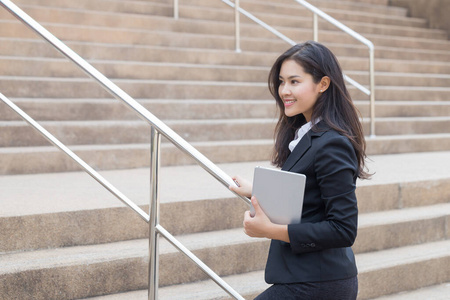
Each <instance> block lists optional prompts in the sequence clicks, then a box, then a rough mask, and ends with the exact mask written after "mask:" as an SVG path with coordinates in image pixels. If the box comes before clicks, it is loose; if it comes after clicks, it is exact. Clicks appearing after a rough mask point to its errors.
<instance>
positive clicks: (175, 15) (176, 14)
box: [173, 0, 180, 20]
mask: <svg viewBox="0 0 450 300" xmlns="http://www.w3.org/2000/svg"><path fill="white" fill-rule="evenodd" d="M179 17H180V8H179V6H178V0H173V18H174V19H175V20H178V18H179Z"/></svg>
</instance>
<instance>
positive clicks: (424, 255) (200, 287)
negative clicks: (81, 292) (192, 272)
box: [93, 240, 450, 300]
mask: <svg viewBox="0 0 450 300" xmlns="http://www.w3.org/2000/svg"><path fill="white" fill-rule="evenodd" d="M449 255H450V240H446V241H439V242H434V243H428V244H425V245H415V246H408V247H402V248H397V249H390V250H384V251H378V252H375V253H365V254H357V255H356V260H357V265H358V270H359V273H360V275H361V274H364V273H365V272H371V271H374V270H376V269H384V268H390V267H393V266H395V265H400V264H408V263H416V262H420V261H425V260H428V259H436V258H440V257H448V256H449ZM223 279H224V281H225V282H227V283H228V284H229V285H230V286H231V287H233V288H234V289H235V290H236V291H238V292H239V293H241V294H247V293H252V292H253V293H255V292H256V293H257V292H258V291H262V290H263V289H264V288H265V287H267V286H268V285H267V284H266V283H265V282H264V272H263V271H254V272H249V273H246V274H239V275H231V276H224V277H223ZM250 282H251V284H249V283H250ZM442 290H448V287H447V286H444V287H441V288H439V291H442ZM144 295H146V291H135V292H129V293H123V294H116V295H109V296H101V297H96V298H93V299H98V300H100V299H105V300H107V299H111V300H113V299H117V300H119V299H121V300H122V299H123V300H124V299H141V298H140V297H143V296H144ZM175 295H176V296H177V299H216V297H217V298H218V297H223V296H225V295H226V294H225V292H224V291H222V290H221V289H220V288H218V287H217V286H216V285H214V284H213V283H212V282H210V281H201V282H196V283H188V284H183V285H175V286H170V287H161V288H160V289H159V296H160V299H173V298H171V297H174V296H175ZM130 297H135V298H130ZM144 299H145V298H144ZM381 299H384V298H380V300H381ZM387 299H390V298H386V300H387ZM392 299H397V298H392ZM398 299H415V298H398ZM417 299H424V298H417ZM432 299H434V298H432ZM437 299H441V298H437ZM442 299H445V298H442Z"/></svg>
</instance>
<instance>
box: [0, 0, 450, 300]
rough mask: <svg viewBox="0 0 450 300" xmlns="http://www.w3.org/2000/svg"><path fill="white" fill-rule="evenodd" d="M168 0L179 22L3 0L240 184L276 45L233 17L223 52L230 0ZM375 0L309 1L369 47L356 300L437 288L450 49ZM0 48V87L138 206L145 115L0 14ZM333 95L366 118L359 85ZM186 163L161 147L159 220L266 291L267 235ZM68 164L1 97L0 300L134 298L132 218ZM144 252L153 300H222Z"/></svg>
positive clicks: (347, 58) (149, 14) (446, 260)
mask: <svg viewBox="0 0 450 300" xmlns="http://www.w3.org/2000/svg"><path fill="white" fill-rule="evenodd" d="M180 2H181V7H180V19H179V20H174V19H173V18H171V17H170V16H171V13H172V12H171V10H172V7H171V3H172V1H168V0H167V1H164V0H159V1H158V0H151V1H140V0H137V1H126V2H125V1H116V0H81V1H66V0H45V1H42V0H39V1H38V0H19V1H16V2H15V3H17V4H18V5H19V6H20V7H21V8H23V9H24V10H25V11H26V12H27V13H29V14H30V15H31V16H32V17H34V18H35V19H36V20H38V21H39V22H41V23H42V24H43V25H44V26H45V27H46V28H47V29H49V30H50V31H51V32H52V33H54V34H55V35H56V36H58V37H59V38H60V39H61V40H63V41H65V42H66V43H67V44H68V45H69V47H71V48H72V49H73V50H75V51H76V52H77V53H79V54H80V55H81V56H82V57H84V58H86V59H87V60H88V61H89V62H90V63H92V64H93V65H94V66H95V67H96V68H98V69H99V70H100V71H101V72H103V73H104V74H105V75H106V76H107V77H109V78H111V79H112V80H113V81H114V82H115V83H116V84H118V85H119V86H120V87H121V88H123V89H124V90H125V91H126V92H127V93H129V94H130V95H131V96H133V97H135V98H136V99H137V100H138V101H139V102H140V103H142V104H143V105H144V106H145V107H147V108H148V109H149V110H150V111H151V112H152V113H154V114H155V115H156V116H158V117H159V118H161V119H162V120H164V121H165V122H166V123H167V124H168V125H169V126H171V127H172V128H173V129H174V130H175V131H176V132H178V133H179V134H180V135H181V136H182V137H184V138H185V139H187V140H188V141H189V142H191V143H192V144H193V145H194V146H195V147H196V148H197V149H199V150H200V151H201V152H202V153H204V154H205V155H206V156H207V157H209V158H210V159H211V160H212V161H213V162H215V163H220V166H221V167H222V168H223V169H224V170H225V171H226V172H227V173H229V174H243V175H246V176H247V177H248V178H251V176H252V170H253V167H254V166H255V165H267V164H268V162H267V159H268V157H269V153H270V149H271V145H272V132H273V126H274V124H275V122H276V120H275V118H276V112H275V105H274V103H273V100H271V96H270V94H269V93H268V90H267V87H266V85H267V84H266V77H267V73H268V70H269V68H270V66H271V64H272V62H273V61H274V59H275V58H276V57H277V55H279V54H280V53H281V52H282V51H283V50H285V49H286V48H288V45H287V44H286V43H284V42H283V41H281V40H279V39H277V38H276V37H274V36H272V35H271V34H270V33H268V32H266V31H265V30H264V29H261V28H259V27H258V26H257V25H254V24H253V23H251V22H250V21H248V20H246V19H245V18H244V17H242V19H241V21H242V23H243V24H242V30H241V34H242V49H243V53H235V52H234V51H233V46H234V36H233V31H234V23H233V10H232V9H231V8H229V7H227V6H226V5H224V4H222V3H221V1H211V0H194V1H189V2H185V3H183V1H180ZM387 2H388V1H387V0H364V1H356V0H354V1H348V0H347V1H325V0H318V1H312V3H313V4H314V5H317V6H318V7H319V8H321V9H323V10H324V11H325V12H327V13H329V14H330V15H332V16H333V17H335V18H337V19H339V20H341V21H342V22H344V23H345V24H346V25H348V26H350V27H352V28H353V29H355V30H356V31H358V32H360V33H361V34H363V35H364V36H365V37H367V38H368V39H370V40H372V41H373V42H374V44H375V46H376V49H377V50H376V72H377V74H376V84H377V88H376V97H377V104H376V113H377V124H376V131H377V136H376V137H375V138H370V139H368V140H367V142H368V153H369V154H370V158H371V159H372V160H373V162H372V163H371V165H370V167H371V171H376V174H375V176H374V179H373V180H372V181H368V182H358V190H357V192H358V200H359V203H360V204H359V206H360V212H361V217H360V227H359V233H358V239H357V242H356V244H355V246H354V250H355V252H356V253H357V260H358V268H359V271H360V277H359V278H360V297H359V298H360V299H373V298H377V297H383V296H385V295H389V294H395V293H398V292H404V291H410V293H412V294H408V295H409V297H410V298H408V299H414V297H415V296H414V293H417V294H416V295H423V293H425V294H426V293H428V295H438V294H442V293H443V291H444V293H445V291H446V290H448V288H446V286H445V284H444V285H441V284H442V283H445V282H450V251H449V250H450V242H449V240H448V238H449V232H448V226H449V220H450V217H449V216H450V206H449V199H450V173H449V172H448V170H449V167H450V165H449V163H450V159H449V158H450V126H449V125H450V101H449V100H450V99H449V95H450V94H449V91H450V88H449V86H450V84H449V83H450V63H449V61H450V43H449V41H448V40H447V39H446V37H447V35H446V33H444V32H442V31H439V30H431V29H428V28H427V22H426V20H422V19H413V18H408V17H407V11H406V10H405V9H402V8H395V7H389V6H387ZM187 3H188V4H187ZM241 5H242V7H243V8H244V9H247V10H248V11H250V12H251V13H253V14H255V15H256V16H257V17H259V18H261V19H262V20H264V21H265V22H267V23H268V24H270V25H273V26H274V27H275V28H276V29H278V30H279V31H281V32H283V33H284V34H286V35H287V36H289V37H290V38H292V39H295V40H298V41H304V40H308V39H311V38H312V32H311V25H312V18H311V15H310V13H308V12H307V11H306V10H305V9H303V8H301V6H300V5H297V4H295V3H293V1H288V0H278V1H254V0H253V1H251V0H241ZM319 27H320V28H321V30H320V32H319V39H320V41H321V42H323V43H325V44H326V45H327V46H329V47H330V48H331V49H333V51H334V52H335V53H336V54H337V55H338V57H339V60H340V62H341V64H342V66H343V69H344V70H345V73H346V74H348V75H349V76H351V77H352V78H354V79H356V80H358V81H360V82H361V83H363V84H367V82H368V71H367V70H368V57H367V56H368V55H367V49H365V47H364V46H361V45H359V44H358V43H357V42H356V41H354V40H353V39H352V38H350V37H348V36H346V35H345V34H343V33H341V32H339V31H336V30H335V29H334V28H333V27H332V26H330V25H328V24H326V23H323V22H320V25H319ZM0 43H1V47H0V70H1V72H0V73H1V74H0V79H1V80H0V92H1V93H3V94H4V95H6V96H7V97H9V98H10V99H12V100H14V102H15V103H17V104H18V105H19V106H20V107H21V108H22V109H24V110H25V111H26V112H27V113H29V114H30V115H31V116H32V117H34V118H35V119H37V120H38V121H39V122H40V123H41V124H42V125H43V126H44V127H45V128H47V129H48V130H49V131H50V132H52V133H54V134H55V135H56V136H57V137H58V138H60V139H61V140H62V141H63V142H64V143H66V144H67V145H69V146H70V148H71V149H73V150H74V151H75V152H76V153H77V154H79V155H80V156H81V157H82V158H83V159H84V160H86V161H87V162H88V163H89V164H91V165H92V166H93V167H95V168H96V169H98V170H100V171H101V173H102V175H104V176H105V177H106V178H107V179H108V180H110V181H111V182H112V183H113V184H116V185H117V187H118V188H119V189H121V190H123V191H124V193H125V194H126V195H128V196H129V197H130V198H131V199H133V200H134V201H136V203H137V204H139V205H142V206H143V207H144V208H145V209H148V205H147V202H148V199H149V195H148V194H149V193H148V177H149V175H148V174H149V170H148V166H149V141H150V138H149V135H150V127H149V126H148V125H147V124H145V123H144V122H143V121H142V120H140V119H139V118H137V117H136V116H135V115H134V114H133V113H132V112H131V111H128V110H127V109H126V108H125V107H124V106H123V104H121V103H119V101H117V100H114V99H112V98H111V97H110V96H109V95H108V94H106V93H105V92H104V91H103V90H102V89H101V88H100V87H99V86H97V85H96V84H95V83H93V82H92V80H90V79H89V78H86V77H85V75H84V74H83V73H82V72H80V71H79V70H77V69H76V67H75V66H73V65H72V64H70V63H69V62H67V60H66V59H64V58H62V56H61V55H60V54H59V53H57V52H56V51H55V50H53V49H52V48H51V47H50V46H48V45H46V44H45V43H44V42H43V41H41V40H40V39H39V38H37V37H36V36H35V35H34V34H33V33H32V32H31V31H30V30H29V29H27V28H26V27H25V26H24V25H22V24H21V23H19V22H18V21H16V20H15V19H13V18H12V17H11V16H9V15H8V13H6V11H4V10H0ZM349 89H350V91H351V93H352V96H353V99H354V100H355V102H356V104H357V106H358V108H359V109H360V111H361V113H362V115H363V117H364V118H363V123H364V125H365V129H366V130H368V125H369V124H368V118H367V116H368V101H367V99H366V96H364V95H363V94H361V93H360V92H359V91H357V90H356V89H354V88H353V87H351V86H350V87H349ZM192 164H193V162H192V160H190V159H188V158H187V157H185V156H184V155H183V154H182V153H181V152H180V151H179V150H177V149H176V148H175V147H173V146H172V145H170V144H169V143H167V142H166V141H163V145H162V165H163V168H162V171H161V172H162V174H161V179H160V180H161V200H162V205H161V213H162V216H161V223H162V225H163V226H164V227H165V228H166V229H167V230H169V231H170V232H171V233H172V234H174V235H177V237H179V239H180V240H181V241H182V242H183V243H185V245H186V246H187V247H188V248H189V249H191V250H192V251H193V252H194V253H195V254H196V255H198V256H199V257H200V258H201V259H202V260H204V262H205V263H206V264H208V265H209V266H211V268H212V269H213V270H215V271H216V272H217V273H219V274H220V275H223V276H225V280H226V281H227V282H229V283H230V285H232V286H233V287H235V288H236V289H237V290H238V291H239V292H240V293H242V294H243V295H244V296H246V297H248V298H251V297H252V296H254V295H256V294H258V293H259V292H261V291H262V290H263V289H264V288H265V287H266V284H265V283H264V282H263V272H262V270H263V268H264V264H265V258H266V255H267V247H268V242H267V241H266V240H259V239H250V238H248V237H246V236H245V235H244V234H243V233H242V229H241V224H242V214H243V211H244V210H246V206H245V205H244V204H243V203H241V202H240V201H239V200H237V199H235V198H233V197H232V194H231V193H230V192H229V191H227V190H226V189H224V188H223V187H222V186H221V185H220V184H218V183H217V182H214V180H213V179H211V178H210V176H209V175H207V174H206V172H204V171H202V170H200V168H199V167H197V166H193V165H192ZM74 171H75V172H74ZM77 171H79V167H77V166H76V165H74V164H73V163H72V162H71V161H70V160H69V159H68V158H66V157H65V156H64V155H63V154H61V153H59V152H58V150H56V149H54V148H53V147H52V146H50V145H49V144H48V142H47V141H46V140H45V139H43V138H41V137H40V136H39V135H38V134H37V133H35V132H34V131H33V129H31V128H29V127H28V126H27V125H26V124H25V123H24V122H22V121H21V120H20V119H19V118H18V117H16V116H15V115H14V113H13V112H11V111H9V109H7V108H6V107H5V105H3V104H0V174H1V176H0V190H1V191H2V197H0V207H1V208H2V209H1V210H0V227H1V228H2V231H1V232H0V265H1V266H2V268H0V299H82V298H88V297H96V296H101V295H107V296H102V297H100V298H99V299H146V291H145V288H146V285H147V268H148V264H147V261H148V253H147V252H148V250H147V248H148V245H147V243H148V241H147V240H146V239H145V237H146V236H147V229H146V224H145V223H144V222H143V221H142V220H140V219H139V218H138V217H137V216H135V215H133V213H132V212H130V211H129V209H127V208H125V207H123V205H122V204H121V203H120V202H119V201H118V200H116V199H114V197H113V196H111V195H109V194H108V193H107V192H106V191H103V190H102V188H101V187H100V186H98V184H97V183H96V182H94V181H93V180H92V179H91V178H90V177H89V176H87V175H86V174H84V173H80V172H77ZM181 195H183V197H180V196H181ZM160 252H161V258H160V272H161V274H160V286H161V289H160V298H161V299H220V298H226V297H227V295H226V294H225V293H224V292H223V291H221V290H220V288H218V287H217V286H215V285H213V284H212V283H211V282H208V281H204V280H205V279H206V277H205V275H204V274H203V273H202V272H201V271H199V270H198V269H197V268H196V267H195V266H194V265H193V264H192V263H191V262H190V261H188V260H187V259H186V258H184V257H183V256H182V255H181V254H179V253H177V252H176V251H175V250H174V249H173V248H172V247H171V246H170V245H168V244H167V243H165V241H161V248H160ZM428 286H432V287H431V288H430V287H428ZM433 286H435V287H433ZM422 287H428V290H426V291H425V292H424V291H423V290H418V291H414V290H416V289H419V288H422ZM131 291H134V292H131ZM389 297H394V296H389ZM395 297H396V296H395ZM399 297H401V296H399ZM417 297H418V298H417V299H423V298H420V297H421V296H417ZM386 299H387V298H386ZM389 299H394V298H389ZM398 299H400V298H398ZM432 299H434V298H432ZM436 299H440V298H436ZM442 299H444V298H442Z"/></svg>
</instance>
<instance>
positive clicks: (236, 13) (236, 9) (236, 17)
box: [234, 0, 242, 53]
mask: <svg viewBox="0 0 450 300" xmlns="http://www.w3.org/2000/svg"><path fill="white" fill-rule="evenodd" d="M234 2H235V7H234V30H235V43H236V52H238V53H241V52H242V51H241V22H240V13H239V0H235V1H234Z"/></svg>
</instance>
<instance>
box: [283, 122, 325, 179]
mask: <svg viewBox="0 0 450 300" xmlns="http://www.w3.org/2000/svg"><path fill="white" fill-rule="evenodd" d="M321 125H322V126H321ZM323 125H324V124H323V122H319V123H318V124H317V125H316V126H317V128H318V129H319V130H320V129H322V130H320V131H319V132H315V131H313V130H312V129H311V130H309V131H308V132H307V133H306V134H305V135H304V136H303V138H302V139H301V140H300V142H299V143H298V144H297V146H295V148H294V150H293V151H292V153H291V154H290V155H289V156H288V158H287V160H286V162H285V163H284V165H283V167H282V168H281V169H282V170H283V171H290V170H291V169H292V167H293V166H294V165H295V164H296V163H297V162H298V161H299V160H300V159H301V158H302V157H303V155H304V154H305V153H306V152H307V151H308V149H309V148H310V147H311V138H312V137H315V136H321V135H322V134H323V133H324V131H323V129H325V128H326V127H325V126H323ZM325 131H326V129H325Z"/></svg>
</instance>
